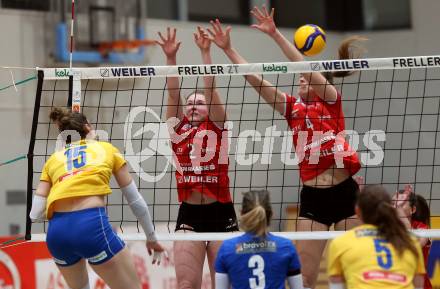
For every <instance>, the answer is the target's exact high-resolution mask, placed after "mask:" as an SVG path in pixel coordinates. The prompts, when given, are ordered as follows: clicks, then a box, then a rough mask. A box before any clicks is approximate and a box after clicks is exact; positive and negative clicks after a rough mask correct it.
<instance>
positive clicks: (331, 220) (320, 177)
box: [208, 7, 361, 288]
mask: <svg viewBox="0 0 440 289" xmlns="http://www.w3.org/2000/svg"><path fill="white" fill-rule="evenodd" d="M273 13H274V11H273V10H272V12H271V13H270V14H269V13H268V12H267V10H266V8H265V7H263V10H260V9H258V8H256V7H255V8H254V9H253V10H252V11H251V14H253V15H254V17H255V18H256V20H257V22H258V24H255V25H253V26H252V27H254V28H257V29H259V30H260V31H263V32H265V33H266V34H268V35H269V36H270V37H271V38H273V39H274V40H275V42H276V43H277V44H278V45H279V46H280V48H281V49H282V51H283V52H284V54H285V55H286V56H287V57H288V58H289V60H291V61H302V60H303V56H302V55H301V53H300V52H299V51H298V50H297V49H296V48H295V46H294V45H293V44H292V43H290V42H289V41H288V40H287V39H286V38H285V37H284V36H283V35H282V34H281V33H280V32H279V30H278V29H277V27H276V26H275V23H274V20H273ZM211 25H212V28H211V29H208V32H209V33H210V35H211V39H212V41H213V42H214V43H215V44H216V45H217V46H218V47H220V48H221V49H222V50H223V51H224V53H225V54H226V56H228V58H229V59H230V60H231V61H232V62H233V63H235V64H244V63H247V61H246V60H245V59H244V58H243V57H242V56H241V55H240V54H239V53H238V52H237V50H235V49H234V48H233V47H232V45H231V40H230V31H231V27H227V28H226V29H225V30H223V28H222V27H221V23H220V21H219V20H218V19H216V21H211ZM355 40H361V39H360V38H357V37H353V38H349V39H347V40H345V41H344V42H343V43H342V44H341V46H340V49H339V53H340V55H339V56H340V58H350V56H351V49H352V48H353V47H352V42H354V41H355ZM348 74H350V72H343V73H338V74H334V76H337V77H342V76H345V75H348ZM332 76H333V75H331V74H328V75H326V76H324V75H323V74H321V73H318V72H315V73H303V74H301V76H300V79H299V88H298V92H297V93H298V96H299V97H294V96H291V95H288V94H286V93H283V92H281V91H280V90H278V89H277V88H276V86H275V85H273V84H271V83H270V82H268V81H267V80H263V79H262V78H261V77H260V76H258V75H246V76H245V77H246V80H247V81H248V82H249V83H250V84H251V85H252V86H253V87H254V88H255V89H256V90H257V91H258V93H259V94H260V95H261V96H262V97H263V98H264V99H265V100H266V102H267V103H268V104H270V105H271V106H272V107H273V108H274V109H275V110H277V111H278V112H279V113H281V114H282V115H284V116H285V118H286V120H287V122H288V124H289V127H290V129H291V130H292V131H293V142H294V145H295V150H296V153H300V154H301V153H302V154H303V156H304V158H303V160H302V161H301V162H300V163H299V168H300V178H301V181H302V183H303V188H302V190H301V198H300V212H299V217H300V218H299V220H298V222H297V229H298V231H326V230H328V229H329V227H330V226H332V225H333V224H334V225H335V229H336V230H347V229H350V228H352V227H354V226H356V225H358V224H359V221H358V219H357V218H356V216H355V211H354V207H355V201H356V196H357V193H358V191H359V187H358V185H357V183H356V182H355V181H354V180H353V178H352V176H353V175H354V174H355V173H356V172H357V171H358V170H359V169H360V162H359V160H358V158H357V155H356V153H355V152H353V151H352V150H351V149H350V147H349V146H348V144H347V143H346V141H345V137H344V135H343V131H344V129H345V122H344V114H343V111H342V102H341V95H340V94H339V92H338V91H337V90H336V88H335V87H334V86H333V85H332V83H331V81H332ZM301 131H302V132H305V133H306V136H307V137H306V139H305V141H301V139H300V137H299V135H300V134H301ZM318 132H322V133H323V135H322V136H321V137H318V138H314V137H313V134H314V133H318ZM318 136H319V134H318ZM315 144H319V145H315ZM338 161H339V162H338ZM325 245H326V241H325V240H316V241H298V242H297V248H298V253H299V255H300V257H301V264H303V267H302V270H301V271H302V273H303V276H304V287H305V288H313V287H315V283H316V279H317V276H318V272H319V263H320V261H321V256H322V253H323V251H324V248H325Z"/></svg>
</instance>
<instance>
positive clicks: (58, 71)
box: [55, 68, 70, 77]
mask: <svg viewBox="0 0 440 289" xmlns="http://www.w3.org/2000/svg"><path fill="white" fill-rule="evenodd" d="M55 76H56V77H68V76H70V73H69V69H67V68H62V69H58V68H55Z"/></svg>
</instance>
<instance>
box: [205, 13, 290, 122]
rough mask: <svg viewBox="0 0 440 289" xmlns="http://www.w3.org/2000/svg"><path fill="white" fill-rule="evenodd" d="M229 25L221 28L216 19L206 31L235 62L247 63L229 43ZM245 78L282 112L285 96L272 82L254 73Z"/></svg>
mask: <svg viewBox="0 0 440 289" xmlns="http://www.w3.org/2000/svg"><path fill="white" fill-rule="evenodd" d="M231 29H232V28H231V26H228V27H226V29H223V28H222V25H221V23H220V21H219V20H218V19H216V20H215V21H211V28H208V32H209V34H210V35H211V39H212V41H213V42H214V43H215V44H216V45H217V46H218V47H219V48H221V49H222V50H223V52H224V53H225V54H226V56H227V57H228V58H229V59H230V60H231V62H232V63H235V64H246V63H248V62H247V61H246V60H245V59H244V58H243V57H242V56H241V55H240V54H239V53H238V51H237V50H236V49H235V48H233V46H232V44H231V36H230V33H231ZM245 77H246V80H247V81H248V82H249V83H250V84H251V85H252V86H253V87H254V88H255V90H256V91H257V92H258V94H259V95H261V96H262V97H263V98H264V100H265V101H266V102H267V103H268V104H270V105H271V106H272V107H273V108H274V109H276V110H277V111H278V112H279V113H281V114H284V109H285V108H284V107H285V103H286V96H285V94H284V93H283V92H281V91H280V90H278V89H277V88H276V87H275V86H274V85H273V84H272V83H270V82H269V81H267V80H263V79H262V78H261V77H260V76H258V75H256V74H248V75H245Z"/></svg>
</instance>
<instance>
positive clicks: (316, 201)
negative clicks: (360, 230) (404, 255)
mask: <svg viewBox="0 0 440 289" xmlns="http://www.w3.org/2000/svg"><path fill="white" fill-rule="evenodd" d="M358 193H359V186H358V184H357V183H356V181H355V180H353V178H352V177H349V178H348V179H346V180H345V181H343V182H342V183H340V184H337V185H336V186H334V187H330V188H325V189H323V188H315V187H309V186H303V188H302V190H301V195H300V209H299V216H300V217H303V218H307V219H311V220H313V221H316V222H318V223H321V224H325V225H327V226H331V225H332V224H336V223H338V222H339V221H342V220H344V219H347V218H349V217H351V216H353V215H354V214H355V211H354V207H355V205H356V199H357V195H358Z"/></svg>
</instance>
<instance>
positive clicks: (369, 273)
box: [327, 225, 425, 289]
mask: <svg viewBox="0 0 440 289" xmlns="http://www.w3.org/2000/svg"><path fill="white" fill-rule="evenodd" d="M414 245H415V246H416V248H417V251H418V253H419V256H418V258H416V256H414V255H413V254H412V253H411V252H410V251H409V250H405V251H404V252H403V254H402V255H401V256H399V255H398V253H397V251H396V250H395V249H394V248H393V246H392V245H391V244H390V243H388V242H387V241H385V240H384V239H383V238H380V237H378V236H377V230H376V227H375V226H372V225H362V226H358V227H356V228H354V229H352V230H350V231H348V232H346V233H344V234H343V235H341V236H339V237H337V238H335V239H334V240H333V241H332V242H331V243H330V247H329V252H328V264H327V265H328V266H327V273H328V276H343V277H344V278H345V282H346V286H347V288H348V289H350V288H357V289H369V288H387V289H397V288H401V289H404V288H408V289H409V288H414V286H413V278H414V276H415V275H416V274H424V273H425V266H424V261H423V255H422V250H421V248H420V245H419V243H418V241H417V240H416V239H415V238H414Z"/></svg>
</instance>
